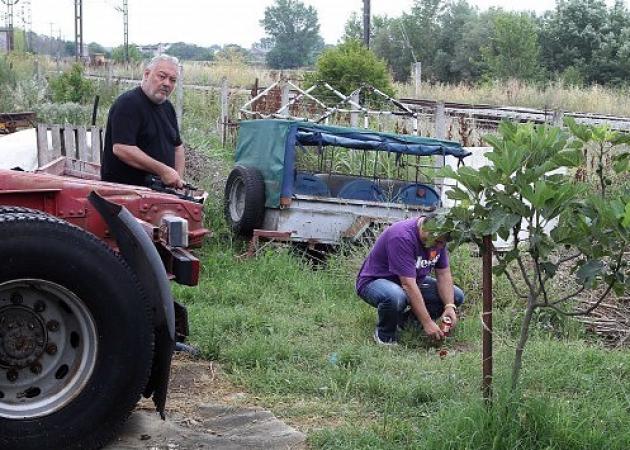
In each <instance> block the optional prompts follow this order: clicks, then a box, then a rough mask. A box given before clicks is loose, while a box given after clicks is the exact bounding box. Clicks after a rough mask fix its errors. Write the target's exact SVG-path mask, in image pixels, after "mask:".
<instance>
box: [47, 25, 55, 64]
mask: <svg viewBox="0 0 630 450" xmlns="http://www.w3.org/2000/svg"><path fill="white" fill-rule="evenodd" d="M48 23H49V24H50V43H49V47H50V48H49V53H50V58H51V59H52V57H53V53H54V52H55V49H54V44H55V34H54V33H55V32H54V31H53V25H55V23H54V22H48Z"/></svg>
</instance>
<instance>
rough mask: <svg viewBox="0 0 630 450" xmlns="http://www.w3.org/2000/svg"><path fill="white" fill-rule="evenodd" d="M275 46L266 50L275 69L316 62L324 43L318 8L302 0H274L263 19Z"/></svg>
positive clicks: (271, 65) (270, 64) (266, 30)
mask: <svg viewBox="0 0 630 450" xmlns="http://www.w3.org/2000/svg"><path fill="white" fill-rule="evenodd" d="M260 24H261V25H262V26H263V27H264V29H265V32H266V33H267V34H268V35H269V36H270V37H271V38H273V39H274V41H275V46H274V47H273V48H272V49H271V50H270V51H269V53H267V57H266V59H267V64H268V65H269V66H270V67H272V68H274V69H293V68H297V67H302V66H307V65H310V64H313V62H314V61H315V57H316V56H317V55H318V54H319V53H320V52H321V50H322V48H323V47H324V40H323V39H322V37H321V36H320V35H319V20H318V18H317V11H316V10H315V8H313V7H312V6H308V7H307V6H305V5H304V3H302V2H301V1H299V0H275V3H274V5H273V6H269V7H267V8H265V17H264V19H262V20H261V21H260Z"/></svg>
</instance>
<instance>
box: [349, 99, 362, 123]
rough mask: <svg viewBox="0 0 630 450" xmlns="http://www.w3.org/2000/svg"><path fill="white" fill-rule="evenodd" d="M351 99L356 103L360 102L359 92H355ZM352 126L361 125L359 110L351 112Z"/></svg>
mask: <svg viewBox="0 0 630 450" xmlns="http://www.w3.org/2000/svg"><path fill="white" fill-rule="evenodd" d="M350 100H352V101H353V102H355V103H359V101H360V99H359V93H358V92H355V93H354V94H352V95H351V96H350ZM350 126H351V127H354V128H356V127H358V126H359V113H358V112H351V113H350Z"/></svg>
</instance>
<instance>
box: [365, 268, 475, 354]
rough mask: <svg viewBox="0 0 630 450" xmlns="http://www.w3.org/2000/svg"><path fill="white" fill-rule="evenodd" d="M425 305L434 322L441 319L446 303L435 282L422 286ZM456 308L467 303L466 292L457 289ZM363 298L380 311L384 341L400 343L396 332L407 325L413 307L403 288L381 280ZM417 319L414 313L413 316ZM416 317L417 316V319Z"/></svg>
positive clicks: (375, 282)
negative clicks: (405, 317)
mask: <svg viewBox="0 0 630 450" xmlns="http://www.w3.org/2000/svg"><path fill="white" fill-rule="evenodd" d="M419 288H420V292H421V293H422V298H423V299H424V304H425V306H426V308H427V311H428V312H429V315H430V316H431V318H432V319H434V320H435V319H437V318H438V317H440V316H441V315H442V313H443V312H444V303H442V300H441V299H440V296H439V294H438V290H437V281H436V280H435V278H432V277H426V278H425V279H424V280H423V281H422V283H421V284H420V285H419ZM454 291H455V304H456V305H457V306H459V305H461V304H462V303H463V302H464V292H463V291H462V290H461V289H460V288H459V287H457V286H454ZM360 296H361V298H362V299H363V300H365V301H366V302H367V303H369V304H370V305H372V306H374V307H375V308H376V309H377V310H378V323H377V325H376V328H377V330H378V335H379V337H380V338H381V339H384V340H387V341H390V340H396V331H397V328H398V326H399V325H403V318H404V315H403V313H404V311H405V309H406V308H407V306H408V305H409V300H408V299H407V294H406V293H405V291H404V290H403V288H402V287H400V285H398V284H396V283H394V282H392V281H389V280H386V279H384V278H380V279H378V280H374V281H372V282H371V283H369V284H368V285H366V286H365V287H364V288H363V292H361V294H360ZM411 315H412V316H413V313H411ZM414 317H415V316H414Z"/></svg>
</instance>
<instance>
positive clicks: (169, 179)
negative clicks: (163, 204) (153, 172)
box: [160, 166, 184, 189]
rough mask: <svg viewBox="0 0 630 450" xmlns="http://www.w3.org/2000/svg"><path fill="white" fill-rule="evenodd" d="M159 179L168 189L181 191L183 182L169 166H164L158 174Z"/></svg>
mask: <svg viewBox="0 0 630 450" xmlns="http://www.w3.org/2000/svg"><path fill="white" fill-rule="evenodd" d="M160 179H161V180H162V182H163V183H164V184H165V185H167V186H170V187H174V188H177V189H181V188H182V187H184V181H183V180H182V179H181V177H180V176H179V173H178V172H177V170H175V169H173V168H172V167H169V166H164V169H163V170H162V172H161V173H160Z"/></svg>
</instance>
